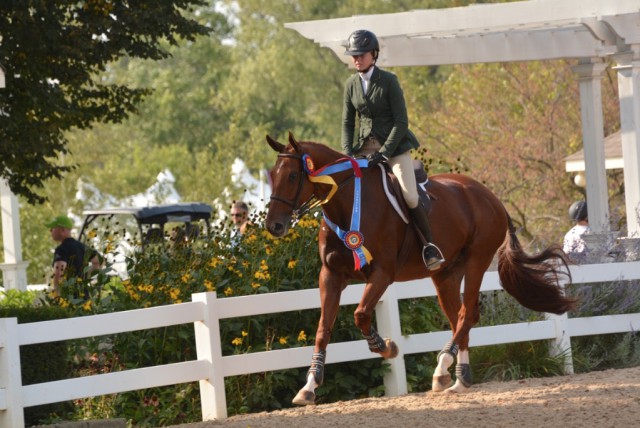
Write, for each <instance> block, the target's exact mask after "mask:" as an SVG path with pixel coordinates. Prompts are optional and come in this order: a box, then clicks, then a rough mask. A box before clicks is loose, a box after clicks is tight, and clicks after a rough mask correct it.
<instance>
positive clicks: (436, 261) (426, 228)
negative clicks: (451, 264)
mask: <svg viewBox="0 0 640 428" xmlns="http://www.w3.org/2000/svg"><path fill="white" fill-rule="evenodd" d="M409 213H410V214H411V218H412V219H413V224H414V226H415V227H416V229H417V231H418V236H419V237H420V238H421V241H422V243H423V244H424V248H423V249H422V260H423V261H424V264H425V266H426V267H427V269H429V270H436V269H438V268H439V267H440V265H441V264H442V263H443V262H444V257H443V256H442V252H441V251H440V249H439V248H438V247H436V246H435V244H433V242H432V240H433V239H432V237H431V225H430V224H429V217H427V213H426V212H425V211H424V210H423V209H422V207H420V206H417V207H415V208H409Z"/></svg>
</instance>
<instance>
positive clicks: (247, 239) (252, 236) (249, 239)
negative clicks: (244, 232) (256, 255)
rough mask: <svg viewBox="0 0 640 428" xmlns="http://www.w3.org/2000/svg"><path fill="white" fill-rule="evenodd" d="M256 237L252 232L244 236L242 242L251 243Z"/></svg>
mask: <svg viewBox="0 0 640 428" xmlns="http://www.w3.org/2000/svg"><path fill="white" fill-rule="evenodd" d="M257 239H258V237H257V236H256V234H255V233H252V234H251V235H249V236H247V237H246V238H244V242H245V243H247V244H251V243H252V242H255V241H256V240H257Z"/></svg>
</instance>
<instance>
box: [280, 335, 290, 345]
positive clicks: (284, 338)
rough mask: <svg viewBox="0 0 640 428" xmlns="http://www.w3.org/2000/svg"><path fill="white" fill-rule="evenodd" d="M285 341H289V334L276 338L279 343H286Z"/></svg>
mask: <svg viewBox="0 0 640 428" xmlns="http://www.w3.org/2000/svg"><path fill="white" fill-rule="evenodd" d="M287 341H289V336H281V337H280V339H278V342H280V344H281V345H286V344H287Z"/></svg>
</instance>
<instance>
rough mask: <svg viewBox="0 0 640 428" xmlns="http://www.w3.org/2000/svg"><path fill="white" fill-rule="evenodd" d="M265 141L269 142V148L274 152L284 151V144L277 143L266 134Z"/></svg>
mask: <svg viewBox="0 0 640 428" xmlns="http://www.w3.org/2000/svg"><path fill="white" fill-rule="evenodd" d="M267 143H269V145H270V146H271V148H272V149H273V150H275V151H276V152H278V153H282V152H284V144H280V143H278V142H277V141H276V140H274V139H273V138H271V137H270V136H269V135H267Z"/></svg>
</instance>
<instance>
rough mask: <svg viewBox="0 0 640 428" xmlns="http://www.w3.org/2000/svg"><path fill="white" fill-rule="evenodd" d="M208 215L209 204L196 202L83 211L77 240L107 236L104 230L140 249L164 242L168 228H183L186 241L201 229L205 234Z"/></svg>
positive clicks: (209, 215) (208, 226)
mask: <svg viewBox="0 0 640 428" xmlns="http://www.w3.org/2000/svg"><path fill="white" fill-rule="evenodd" d="M212 212H213V209H212V208H211V206H210V205H207V204H205V203H198V202H194V203H178V204H167V205H157V206H153V207H143V208H105V209H101V210H88V211H85V212H83V215H84V222H83V224H82V228H81V229H80V240H81V241H83V242H88V241H89V240H91V239H94V238H95V237H96V236H100V235H99V233H98V231H99V230H103V231H105V233H107V234H109V233H108V232H106V231H108V230H111V231H116V232H117V234H121V236H120V237H121V239H122V238H125V239H127V240H129V241H131V240H133V242H135V243H136V244H138V243H139V245H140V246H141V247H142V248H144V247H145V246H146V245H149V244H150V243H160V242H162V241H164V240H166V238H167V237H168V236H169V234H170V233H171V230H172V228H183V229H184V233H185V235H186V237H187V238H188V239H196V238H197V237H198V236H199V235H200V233H201V232H202V231H203V230H204V231H205V232H208V231H209V228H210V227H211V226H210V223H209V220H210V219H211V213H212ZM97 220H99V221H97ZM90 231H92V232H93V233H90ZM90 235H91V236H90ZM109 235H110V234H109ZM136 238H138V239H136Z"/></svg>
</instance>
